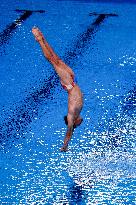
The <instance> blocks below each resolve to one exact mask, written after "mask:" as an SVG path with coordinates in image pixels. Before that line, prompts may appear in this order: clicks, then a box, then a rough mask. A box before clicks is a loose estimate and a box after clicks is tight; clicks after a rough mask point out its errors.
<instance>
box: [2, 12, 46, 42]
mask: <svg viewBox="0 0 136 205" xmlns="http://www.w3.org/2000/svg"><path fill="white" fill-rule="evenodd" d="M15 11H16V12H21V13H22V12H23V14H22V15H21V16H20V17H19V18H17V19H16V20H15V21H14V22H12V23H11V24H9V25H7V26H6V29H4V30H3V31H2V32H1V33H0V46H2V45H3V44H5V43H6V42H7V41H8V40H9V39H10V38H11V36H12V34H13V32H14V31H15V30H16V29H17V27H18V26H20V25H21V24H22V23H23V22H24V21H25V20H27V19H28V18H29V17H30V16H31V15H32V14H33V13H44V12H45V11H44V10H20V9H16V10H15Z"/></svg>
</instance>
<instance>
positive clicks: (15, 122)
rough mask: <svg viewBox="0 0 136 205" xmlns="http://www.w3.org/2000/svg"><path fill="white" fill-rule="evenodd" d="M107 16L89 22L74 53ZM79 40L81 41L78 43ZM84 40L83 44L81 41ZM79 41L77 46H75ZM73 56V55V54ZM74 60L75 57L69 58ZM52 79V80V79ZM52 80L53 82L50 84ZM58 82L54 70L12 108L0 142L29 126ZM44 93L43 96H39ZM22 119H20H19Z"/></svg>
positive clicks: (75, 52) (2, 126) (16, 134)
mask: <svg viewBox="0 0 136 205" xmlns="http://www.w3.org/2000/svg"><path fill="white" fill-rule="evenodd" d="M106 17H108V16H107V15H104V14H99V15H98V17H97V18H96V20H95V21H94V22H93V23H92V24H91V26H90V27H89V28H88V29H87V31H86V32H84V33H83V34H82V35H80V36H81V37H80V38H79V39H78V40H77V42H76V44H75V45H76V46H75V47H74V51H73V52H74V54H75V55H79V51H78V52H77V51H76V49H79V48H80V49H83V48H85V47H86V43H89V42H88V38H89V39H90V37H92V35H93V34H94V33H95V32H96V30H97V29H96V28H97V27H98V26H99V25H100V24H101V23H102V22H103V21H104V19H105V18H106ZM80 41H81V42H82V43H81V44H80ZM84 41H85V42H86V43H85V44H84V45H82V44H83V42H84ZM78 43H79V45H80V46H79V47H77V45H78ZM65 56H66V57H68V58H70V57H71V55H70V53H69V52H67V53H66V54H64V58H65V61H66V63H68V59H67V58H66V57H65ZM74 57H75V56H74ZM71 60H74V61H75V60H76V59H71ZM53 79H54V80H53ZM52 80H53V82H54V84H52ZM58 84H59V78H58V77H57V75H56V73H55V72H54V73H53V75H51V76H50V78H49V79H48V83H45V82H44V83H43V85H42V87H40V88H38V89H37V90H36V91H34V92H33V93H32V94H30V95H29V97H27V98H26V99H25V100H24V101H23V103H22V104H21V105H20V106H18V107H17V108H16V109H14V111H13V114H12V116H10V119H9V116H8V117H7V118H6V119H5V120H4V123H2V124H0V130H1V131H0V143H2V141H3V140H4V139H6V138H10V137H11V136H12V137H13V136H14V137H15V139H16V138H17V137H18V135H21V134H22V133H23V132H24V131H25V130H26V129H27V128H28V126H29V124H30V123H31V122H32V121H33V120H34V118H35V117H36V116H37V117H38V115H39V107H40V106H41V104H42V103H43V102H45V99H48V98H50V97H51V95H52V93H53V90H54V88H55V87H56V85H58ZM42 95H44V97H41V96H42ZM33 110H35V112H34V113H33ZM20 119H22V121H20Z"/></svg>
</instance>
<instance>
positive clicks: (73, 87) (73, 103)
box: [32, 27, 83, 152]
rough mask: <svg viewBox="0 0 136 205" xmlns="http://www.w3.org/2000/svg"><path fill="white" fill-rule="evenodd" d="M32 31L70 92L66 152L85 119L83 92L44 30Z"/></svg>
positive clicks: (65, 118) (61, 81) (66, 120)
mask: <svg viewBox="0 0 136 205" xmlns="http://www.w3.org/2000/svg"><path fill="white" fill-rule="evenodd" d="M32 33H33V35H34V37H35V39H36V41H37V42H38V43H39V45H40V46H41V48H42V51H43V54H44V56H45V57H46V59H47V60H48V61H49V62H50V63H51V64H52V66H53V67H54V69H55V71H56V73H57V74H58V76H59V78H60V83H61V85H62V87H63V88H64V89H65V90H66V91H67V93H68V114H67V116H65V117H64V120H65V123H66V125H67V132H66V135H65V138H64V144H63V146H62V148H61V150H60V151H62V152H63V151H64V152H65V151H67V149H68V143H69V141H70V139H71V137H72V134H73V131H74V128H76V127H77V126H79V125H80V124H81V123H82V121H83V119H82V117H81V116H80V112H81V110H82V107H83V94H82V92H81V90H80V88H79V86H78V85H77V83H76V82H75V80H74V79H75V75H74V72H73V71H72V69H71V68H70V67H69V66H68V65H66V64H65V63H64V62H63V61H62V60H61V59H60V58H59V57H58V56H57V55H56V53H55V52H54V51H53V49H52V48H51V46H50V45H49V44H48V42H47V41H46V39H45V38H44V36H43V34H42V32H41V31H40V30H39V29H38V28H37V27H33V28H32Z"/></svg>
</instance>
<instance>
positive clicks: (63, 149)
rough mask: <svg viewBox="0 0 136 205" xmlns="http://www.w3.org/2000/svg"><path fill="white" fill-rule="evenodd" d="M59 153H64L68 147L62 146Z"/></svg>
mask: <svg viewBox="0 0 136 205" xmlns="http://www.w3.org/2000/svg"><path fill="white" fill-rule="evenodd" d="M60 151H61V152H66V151H68V145H63V146H62V147H61V149H60Z"/></svg>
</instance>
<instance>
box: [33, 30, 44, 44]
mask: <svg viewBox="0 0 136 205" xmlns="http://www.w3.org/2000/svg"><path fill="white" fill-rule="evenodd" d="M32 33H33V35H34V37H35V40H36V41H38V42H39V41H43V40H44V37H43V34H42V32H41V31H40V30H39V29H38V28H37V27H33V28H32Z"/></svg>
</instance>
